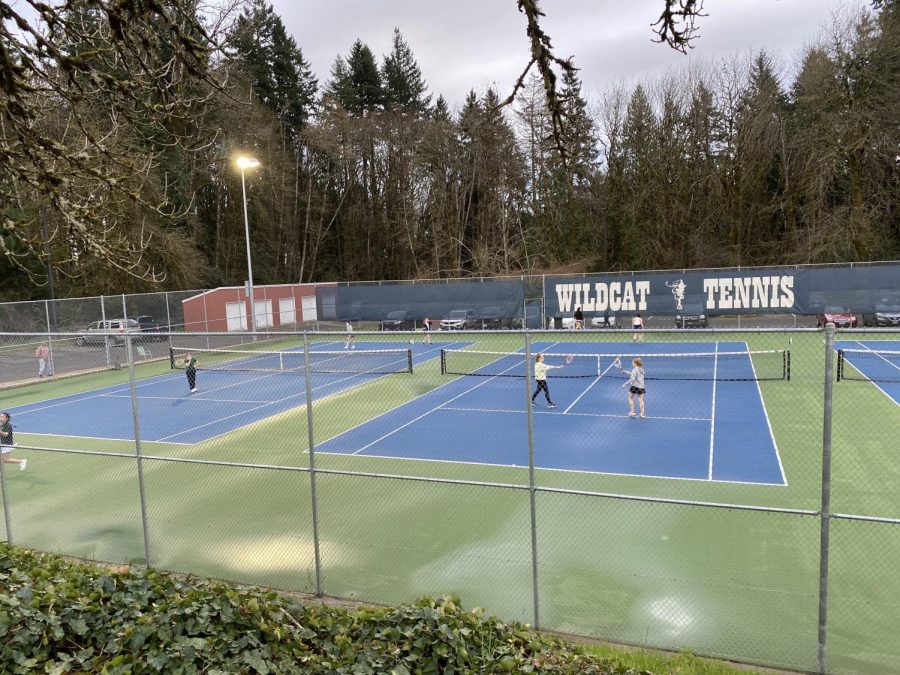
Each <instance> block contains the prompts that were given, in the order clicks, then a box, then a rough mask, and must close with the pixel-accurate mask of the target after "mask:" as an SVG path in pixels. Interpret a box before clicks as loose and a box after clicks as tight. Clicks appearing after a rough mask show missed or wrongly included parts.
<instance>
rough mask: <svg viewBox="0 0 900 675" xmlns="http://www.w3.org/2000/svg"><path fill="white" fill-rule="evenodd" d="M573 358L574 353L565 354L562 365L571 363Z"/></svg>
mask: <svg viewBox="0 0 900 675" xmlns="http://www.w3.org/2000/svg"><path fill="white" fill-rule="evenodd" d="M574 360H575V355H574V354H566V358H565V359H564V362H563V365H564V366H567V365H569V364H570V363H572V361H574Z"/></svg>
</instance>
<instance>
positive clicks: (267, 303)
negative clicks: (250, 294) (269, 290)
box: [253, 300, 272, 330]
mask: <svg viewBox="0 0 900 675" xmlns="http://www.w3.org/2000/svg"><path fill="white" fill-rule="evenodd" d="M253 308H254V310H255V311H254V312H253V327H254V329H256V330H259V329H260V328H267V327H269V326H271V325H272V301H271V300H254V301H253Z"/></svg>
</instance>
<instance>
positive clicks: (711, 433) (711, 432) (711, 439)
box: [707, 340, 749, 480]
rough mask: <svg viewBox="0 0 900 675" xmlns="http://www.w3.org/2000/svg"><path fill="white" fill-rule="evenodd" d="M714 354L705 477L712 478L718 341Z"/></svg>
mask: <svg viewBox="0 0 900 675" xmlns="http://www.w3.org/2000/svg"><path fill="white" fill-rule="evenodd" d="M715 347H716V349H715V356H714V357H713V390H712V414H711V415H710V424H709V473H708V474H707V477H708V478H709V480H712V477H713V456H714V452H715V450H714V447H715V446H714V443H715V440H716V377H718V375H719V341H718V340H716V342H715ZM748 358H749V357H748Z"/></svg>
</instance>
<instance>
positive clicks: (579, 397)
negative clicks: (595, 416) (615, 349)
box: [562, 361, 616, 415]
mask: <svg viewBox="0 0 900 675" xmlns="http://www.w3.org/2000/svg"><path fill="white" fill-rule="evenodd" d="M615 365H616V362H615V361H613V362H612V363H611V364H609V367H608V368H607V369H606V370H604V371H603V372H602V373H600V374H599V375H598V376H597V377H596V378H595V379H594V381H593V382H591V383H590V384H589V385H588V386H587V388H586V389H585V390H584V391H583V392H581V394H579V395H578V398H576V399H575V400H574V401H572V403H570V404H569V407H568V408H566V409H565V410H563V411H562V414H563V415H565V414H566V413H568V412H569V411H570V410H571V409H572V408H573V407H574V405H575V404H576V403H578V401H580V400H581V397H582V396H584V395H585V394H586V393H588V392H589V391H590V390H591V387H593V386H594V385H595V384H597V383H598V382H599V381H600V379H601V378H602V377H603V376H604V375H606V374H607V373H608V372H609V371H610V370H611V369H612V368H613V367H614V366H615Z"/></svg>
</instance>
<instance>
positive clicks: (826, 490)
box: [816, 323, 834, 675]
mask: <svg viewBox="0 0 900 675" xmlns="http://www.w3.org/2000/svg"><path fill="white" fill-rule="evenodd" d="M833 395H834V324H833V323H829V324H828V325H827V326H826V327H825V405H824V415H823V420H822V507H821V510H820V532H821V534H820V539H819V647H818V654H817V659H816V661H817V665H818V672H819V673H822V674H823V675H824V673H825V672H826V670H825V642H826V639H827V637H828V544H829V535H830V529H829V528H830V525H831V422H832V405H833Z"/></svg>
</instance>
